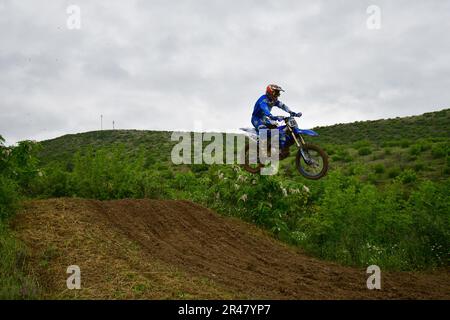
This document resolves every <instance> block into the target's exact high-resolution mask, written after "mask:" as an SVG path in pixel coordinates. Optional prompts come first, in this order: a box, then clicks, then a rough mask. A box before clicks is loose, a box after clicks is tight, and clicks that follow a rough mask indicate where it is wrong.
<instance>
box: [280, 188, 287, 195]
mask: <svg viewBox="0 0 450 320" xmlns="http://www.w3.org/2000/svg"><path fill="white" fill-rule="evenodd" d="M281 192H283V196H285V197H287V195H288V192H287V190H286V189H285V188H283V187H281Z"/></svg>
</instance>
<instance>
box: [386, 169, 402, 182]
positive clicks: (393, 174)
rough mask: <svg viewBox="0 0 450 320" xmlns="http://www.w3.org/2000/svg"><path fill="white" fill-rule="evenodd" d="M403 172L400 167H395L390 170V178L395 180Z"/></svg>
mask: <svg viewBox="0 0 450 320" xmlns="http://www.w3.org/2000/svg"><path fill="white" fill-rule="evenodd" d="M401 172H402V170H401V169H400V168H399V167H393V168H391V169H389V171H388V177H389V178H391V179H393V178H395V177H397V176H398V175H399V174H400V173H401Z"/></svg>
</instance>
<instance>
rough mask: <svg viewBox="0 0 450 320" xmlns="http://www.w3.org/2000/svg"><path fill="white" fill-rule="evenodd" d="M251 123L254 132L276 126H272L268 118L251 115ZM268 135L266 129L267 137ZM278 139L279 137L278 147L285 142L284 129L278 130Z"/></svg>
mask: <svg viewBox="0 0 450 320" xmlns="http://www.w3.org/2000/svg"><path fill="white" fill-rule="evenodd" d="M252 125H253V126H254V127H255V129H256V132H258V134H259V130H264V129H275V128H276V126H275V128H274V124H272V123H271V122H270V120H269V119H268V118H265V119H264V118H263V119H261V118H255V117H252ZM269 137H270V130H269V131H267V138H269ZM279 139H280V148H283V147H284V145H285V144H286V133H285V132H284V130H279Z"/></svg>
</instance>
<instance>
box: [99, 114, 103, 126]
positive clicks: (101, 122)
mask: <svg viewBox="0 0 450 320" xmlns="http://www.w3.org/2000/svg"><path fill="white" fill-rule="evenodd" d="M100 130H103V115H102V114H101V115H100Z"/></svg>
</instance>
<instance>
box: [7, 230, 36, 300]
mask: <svg viewBox="0 0 450 320" xmlns="http://www.w3.org/2000/svg"><path fill="white" fill-rule="evenodd" d="M0 257H1V259H0V300H7V299H35V298H37V297H38V296H39V290H38V284H37V282H36V280H35V278H34V277H33V276H32V275H30V272H29V271H30V270H29V268H28V257H29V252H28V250H27V248H26V247H25V246H24V244H23V243H22V242H21V241H19V240H18V239H17V238H16V237H15V235H14V234H13V233H12V231H11V229H10V228H9V227H8V226H7V225H5V224H4V223H0Z"/></svg>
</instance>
